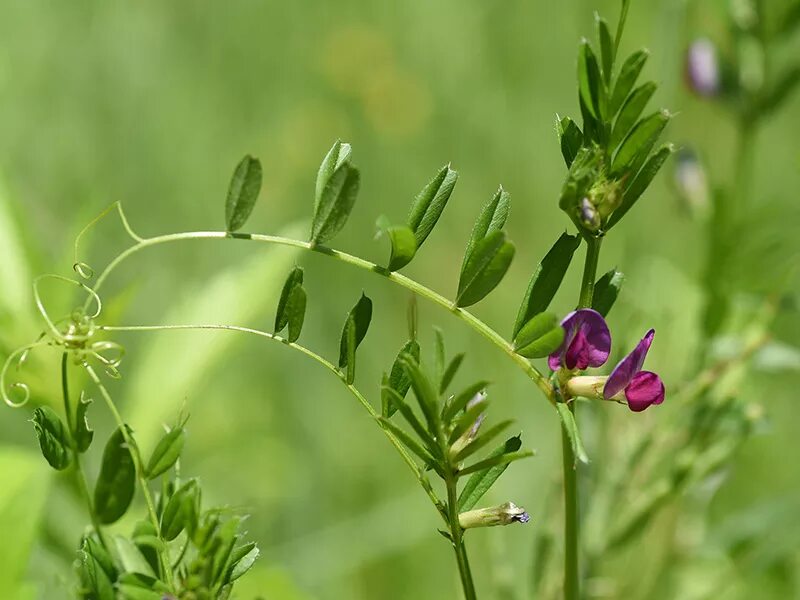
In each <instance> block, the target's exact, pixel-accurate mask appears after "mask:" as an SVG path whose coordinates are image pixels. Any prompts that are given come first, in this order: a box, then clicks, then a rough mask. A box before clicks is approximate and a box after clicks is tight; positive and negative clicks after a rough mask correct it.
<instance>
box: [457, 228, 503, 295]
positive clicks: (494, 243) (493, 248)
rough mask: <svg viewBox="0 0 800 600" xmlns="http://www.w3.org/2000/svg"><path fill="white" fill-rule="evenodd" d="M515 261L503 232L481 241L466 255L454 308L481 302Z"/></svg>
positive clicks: (492, 233)
mask: <svg viewBox="0 0 800 600" xmlns="http://www.w3.org/2000/svg"><path fill="white" fill-rule="evenodd" d="M513 258H514V244H512V243H511V242H510V241H508V240H507V239H506V234H505V232H503V231H493V232H491V233H489V234H488V235H487V236H486V237H484V238H483V239H481V240H480V241H479V242H478V243H477V244H476V245H475V247H474V248H473V250H472V252H471V253H470V254H469V255H468V256H466V258H465V261H464V268H463V270H462V272H461V278H460V279H459V281H458V292H457V294H456V306H460V307H465V306H471V305H473V304H475V303H476V302H480V301H481V300H483V299H484V298H485V297H486V296H487V295H488V294H489V292H491V291H492V290H493V289H494V288H496V287H497V286H498V285H499V283H500V281H502V279H503V277H504V276H505V274H506V272H507V271H508V267H509V266H511V261H512V259H513Z"/></svg>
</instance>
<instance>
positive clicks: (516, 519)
mask: <svg viewBox="0 0 800 600" xmlns="http://www.w3.org/2000/svg"><path fill="white" fill-rule="evenodd" d="M530 519H531V517H530V515H529V514H528V513H527V512H525V509H524V508H521V507H519V506H517V505H516V504H514V503H513V502H506V503H505V504H501V505H500V506H492V507H490V508H478V509H476V510H469V511H467V512H463V513H461V514H460V515H458V524H459V525H461V527H462V529H472V528H474V527H496V526H498V525H511V524H512V523H527V522H528V521H530Z"/></svg>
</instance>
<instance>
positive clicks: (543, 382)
mask: <svg viewBox="0 0 800 600" xmlns="http://www.w3.org/2000/svg"><path fill="white" fill-rule="evenodd" d="M228 238H232V239H239V240H250V241H254V242H261V243H267V244H279V245H282V246H291V247H294V248H301V249H303V250H308V251H314V252H318V253H319V254H323V255H325V256H329V257H331V258H334V259H336V260H338V261H340V262H343V263H346V264H349V265H353V266H354V267H358V268H360V269H363V270H365V271H370V272H372V273H377V274H378V275H382V276H383V277H385V278H386V279H388V280H389V281H392V282H394V283H396V284H397V285H400V286H402V287H404V288H406V289H408V290H410V291H411V292H413V293H414V294H416V295H418V296H421V297H423V298H426V299H427V300H430V301H431V302H433V303H434V304H438V305H439V306H441V307H442V308H445V309H446V310H448V311H449V312H451V313H452V314H453V315H455V316H456V317H457V318H458V319H461V321H463V322H464V323H466V324H467V325H468V326H469V327H471V328H472V329H473V330H475V331H476V332H478V333H479V334H481V335H482V336H483V337H484V338H485V339H487V340H488V341H489V342H491V343H492V344H494V345H495V346H497V347H498V348H499V349H500V350H502V351H503V352H504V353H505V354H506V355H507V356H508V357H509V358H510V359H511V360H512V361H513V362H514V363H515V364H516V365H517V366H518V367H519V368H520V369H521V370H522V371H523V372H524V373H525V374H526V375H527V376H528V377H529V378H530V379H531V380H532V381H533V382H534V383H535V384H536V385H537V386H538V387H539V389H540V390H541V391H542V393H543V394H544V396H545V397H546V398H547V399H548V400H549V401H550V402H551V403H553V402H554V399H553V398H554V395H553V388H552V386H551V385H550V382H549V381H548V379H547V378H546V377H545V376H544V375H543V374H542V373H541V372H540V371H539V370H538V369H537V368H536V367H534V366H533V365H532V364H531V363H530V362H529V361H528V359H526V358H525V357H523V356H520V355H519V354H517V353H516V352H514V348H513V347H512V345H511V344H510V343H509V342H508V341H507V340H505V339H504V338H503V336H501V335H500V334H499V333H497V332H496V331H495V330H494V329H492V328H491V327H490V326H489V325H487V324H486V323H484V322H483V321H482V320H480V319H479V318H478V317H476V316H475V315H473V314H472V313H470V312H469V311H466V310H464V309H463V308H459V307H457V306H455V303H454V302H453V301H452V300H449V299H447V298H445V297H444V296H442V295H441V294H439V293H437V292H435V291H433V290H432V289H430V288H428V287H426V286H424V285H422V284H421V283H418V282H417V281H414V280H413V279H411V278H409V277H406V276H405V275H401V274H400V273H396V272H393V271H389V270H388V269H386V268H385V267H382V266H380V265H378V264H376V263H373V262H370V261H368V260H364V259H363V258H359V257H357V256H353V255H352V254H348V253H346V252H340V251H339V250H334V249H332V248H328V247H327V246H320V245H314V244H311V243H310V242H304V241H301V240H295V239H292V238H286V237H281V236H275V235H265V234H256V233H232V234H229V233H225V232H223V231H189V232H183V233H172V234H167V235H161V236H156V237H151V238H145V239H142V240H141V241H140V242H138V243H136V244H134V245H133V246H131V247H130V248H128V249H127V250H125V251H123V252H122V253H120V254H119V255H118V256H117V257H116V258H114V259H113V260H112V261H111V262H110V263H109V264H108V265H107V266H106V268H105V270H104V271H103V272H102V273H101V274H100V275H99V277H98V278H97V281H96V283H95V285H94V288H93V289H94V291H95V292H97V291H98V290H99V289H100V287H101V286H102V285H103V284H104V283H105V281H106V279H107V278H108V276H109V275H110V274H111V273H112V272H113V271H114V269H116V268H117V267H118V266H119V265H120V263H122V262H123V261H124V260H126V259H127V258H129V257H130V256H132V255H133V254H136V253H137V252H139V251H140V250H143V249H144V248H149V247H152V246H157V245H159V244H166V243H171V242H179V241H186V240H203V239H228ZM87 305H88V300H87Z"/></svg>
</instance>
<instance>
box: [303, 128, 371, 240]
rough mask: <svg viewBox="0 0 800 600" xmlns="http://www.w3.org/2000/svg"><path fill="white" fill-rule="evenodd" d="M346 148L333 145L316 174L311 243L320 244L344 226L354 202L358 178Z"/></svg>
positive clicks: (349, 150) (348, 148)
mask: <svg viewBox="0 0 800 600" xmlns="http://www.w3.org/2000/svg"><path fill="white" fill-rule="evenodd" d="M350 154H351V148H350V145H349V144H342V143H341V142H338V141H337V142H336V143H335V144H334V145H333V147H332V148H331V149H330V150H329V151H328V154H327V155H326V156H325V159H324V160H323V161H322V165H320V168H319V172H318V173H317V187H316V194H315V200H314V217H313V219H312V221H311V238H310V239H311V243H312V244H324V243H325V242H327V241H328V240H330V239H331V238H333V237H334V236H335V235H336V234H337V233H339V231H341V229H342V228H343V227H344V225H345V223H346V222H347V218H348V217H349V216H350V212H351V211H352V210H353V206H354V205H355V202H356V196H357V195H358V188H359V185H360V182H361V175H360V173H359V171H358V169H356V168H355V167H354V166H352V165H351V164H350Z"/></svg>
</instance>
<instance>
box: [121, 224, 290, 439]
mask: <svg viewBox="0 0 800 600" xmlns="http://www.w3.org/2000/svg"><path fill="white" fill-rule="evenodd" d="M304 229H305V225H303V226H302V227H301V226H299V225H297V224H295V225H293V226H290V227H288V228H286V230H285V231H283V232H282V234H281V235H285V236H287V237H293V238H298V237H302V235H303V233H302V232H303V230H304ZM298 252H299V250H297V249H295V248H288V247H277V246H276V247H272V248H269V249H266V250H265V249H263V248H261V249H259V251H258V252H254V253H253V256H252V258H250V259H249V260H247V261H246V262H244V263H242V264H238V265H232V266H231V267H230V268H228V269H225V270H224V271H221V272H219V273H218V274H217V275H215V276H214V277H212V278H211V279H210V280H209V281H206V282H204V284H203V286H202V289H201V290H198V291H196V292H195V293H192V294H187V296H186V297H185V300H184V301H182V302H178V303H176V304H174V305H173V306H171V307H168V311H167V313H166V315H165V316H164V317H163V318H162V319H161V320H160V321H161V322H163V323H176V324H180V323H202V322H216V323H232V324H242V325H244V324H247V323H250V322H253V321H254V320H257V319H258V318H260V317H261V315H263V314H264V313H266V312H268V311H269V310H270V308H271V307H270V304H271V302H272V301H271V300H270V298H274V297H275V296H277V295H278V292H279V290H280V289H281V285H282V282H283V274H284V273H286V271H287V270H288V269H290V268H291V267H292V265H294V263H295V261H296V260H297V254H298ZM243 339H244V334H237V333H235V332H225V331H196V332H195V331H187V332H183V333H176V332H169V331H166V332H161V333H152V334H148V339H147V342H148V343H147V345H145V346H143V350H142V355H141V356H140V357H139V359H138V360H137V365H136V369H132V370H131V376H130V379H129V380H128V381H129V387H128V390H127V396H128V402H129V403H128V405H127V406H129V407H130V409H129V410H130V422H131V423H132V424H135V427H136V438H137V440H138V442H139V444H140V446H142V447H146V446H148V445H150V444H152V443H154V442H155V439H156V438H157V437H158V436H159V435H160V432H161V431H162V429H161V423H163V422H166V421H169V420H172V419H173V418H174V416H175V415H176V414H177V413H178V412H179V411H180V408H181V405H182V404H183V402H184V400H185V399H186V398H187V397H188V398H195V397H199V398H198V399H200V400H202V399H204V398H203V396H202V394H201V391H202V388H203V383H204V382H205V381H206V378H207V376H208V372H209V371H210V370H211V369H212V368H213V367H214V366H215V365H216V364H218V363H219V362H220V361H221V360H230V359H231V356H230V350H231V349H232V348H234V347H235V346H236V345H237V343H238V342H239V341H242V340H243ZM154 390H158V393H154ZM207 400H211V399H210V398H207Z"/></svg>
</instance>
